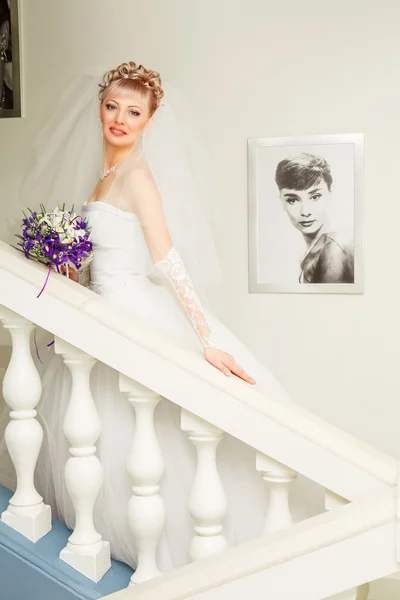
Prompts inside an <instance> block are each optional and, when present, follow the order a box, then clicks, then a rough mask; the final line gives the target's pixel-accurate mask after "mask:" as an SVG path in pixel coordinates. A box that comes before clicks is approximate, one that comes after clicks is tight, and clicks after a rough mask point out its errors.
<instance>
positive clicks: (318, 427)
mask: <svg viewBox="0 0 400 600" xmlns="http://www.w3.org/2000/svg"><path fill="white" fill-rule="evenodd" d="M42 281H43V268H42V267H41V266H40V265H38V264H36V263H32V262H30V261H27V260H26V259H25V258H24V257H22V256H21V255H20V253H18V252H17V251H15V250H13V249H12V248H10V247H8V246H6V245H5V244H3V243H1V242H0V320H2V321H3V324H5V326H6V327H11V326H12V327H13V330H12V331H13V353H12V358H11V361H10V365H9V367H8V369H7V371H6V376H5V380H4V398H5V400H6V402H7V403H8V404H9V406H10V408H11V409H12V412H11V413H10V416H11V421H10V424H9V425H8V427H7V435H6V440H7V445H8V448H9V450H10V454H11V457H12V459H13V463H14V466H15V467H16V472H17V483H18V486H17V491H16V494H15V495H14V496H13V498H12V499H11V501H10V507H9V508H8V509H7V511H6V513H10V514H13V520H11V521H9V522H8V524H10V525H11V526H12V527H14V528H15V529H17V530H18V531H20V533H22V534H24V535H27V536H28V537H30V539H33V540H34V538H36V539H37V537H38V536H39V537H40V535H44V534H45V533H46V532H47V531H48V518H49V513H48V508H46V507H45V506H44V504H43V502H42V499H41V498H40V497H39V498H38V495H37V492H36V491H35V490H34V487H33V469H34V464H35V462H36V458H37V455H38V452H39V449H40V443H41V435H42V433H41V430H40V432H39V429H38V423H37V421H36V419H35V416H36V411H35V406H36V404H37V402H38V400H39V396H40V379H39V380H38V376H37V372H36V370H35V367H34V361H33V359H32V357H31V356H30V354H29V337H30V333H31V331H32V329H33V326H34V325H33V324H35V325H38V326H40V327H42V328H44V329H46V330H47V331H49V332H51V333H53V334H54V335H55V337H56V343H55V350H56V352H58V353H59V354H61V355H62V356H63V359H64V361H65V363H66V364H67V366H68V367H69V369H70V371H71V375H72V381H73V387H72V395H71V400H70V406H69V409H68V412H67V415H66V420H65V423H64V430H65V433H66V436H67V438H68V440H69V443H70V453H71V457H70V458H69V460H68V462H67V464H66V483H67V489H68V491H69V494H70V496H71V499H72V502H73V506H74V509H75V516H76V527H75V530H74V532H73V533H72V535H71V537H70V539H69V542H68V545H67V547H66V548H65V549H64V550H63V551H62V553H61V558H63V559H64V560H66V562H68V563H69V564H70V565H71V566H73V567H74V568H76V569H77V570H79V571H81V572H82V573H84V574H85V575H87V576H88V577H90V578H91V579H93V580H94V581H98V580H99V579H100V578H101V577H102V575H103V574H104V572H106V570H107V569H108V568H109V564H110V563H109V545H108V542H107V541H104V540H102V539H101V536H100V534H98V533H97V532H96V530H95V528H94V526H93V508H94V504H95V501H96V498H97V495H98V493H99V490H100V487H101V478H102V475H101V466H100V463H99V461H98V459H97V457H96V456H95V451H96V440H97V439H98V437H99V435H100V430H101V423H100V422H99V420H98V417H97V411H96V406H95V402H94V401H93V398H92V396H91V392H90V384H89V376H90V371H91V369H92V367H93V365H94V363H95V361H101V362H103V363H105V364H107V365H110V366H111V367H113V368H114V369H116V370H117V371H118V372H119V373H120V389H121V391H123V392H125V393H126V395H127V400H128V401H129V403H130V404H131V405H132V408H133V410H134V411H135V413H136V431H135V437H134V440H133V443H132V447H131V451H130V455H129V460H128V471H129V474H130V476H131V478H132V484H133V487H132V490H133V495H132V498H131V501H130V503H129V507H127V510H128V515H129V522H130V526H131V530H132V535H133V536H134V538H135V541H136V545H137V547H138V568H137V570H136V572H135V574H134V575H133V578H132V584H133V583H135V584H139V585H135V587H134V590H132V591H127V592H126V594H128V595H126V598H128V597H132V598H133V597H135V598H136V597H143V599H147V598H148V599H149V600H150V598H153V597H154V598H156V597H157V598H163V600H168V598H171V600H172V598H173V599H174V600H177V599H178V598H187V597H194V598H197V597H198V598H199V599H200V598H202V599H203V598H204V599H207V600H208V599H209V600H212V599H213V598H217V597H218V599H221V600H222V599H223V598H225V597H228V594H232V591H233V589H234V588H235V589H236V591H239V589H241V586H242V585H244V584H245V585H249V586H250V587H252V586H253V585H255V584H254V582H256V583H257V581H258V580H259V581H262V585H263V593H264V595H263V596H261V595H259V596H258V595H257V594H256V592H254V594H252V595H253V597H254V598H258V597H260V598H261V597H265V593H266V591H267V590H274V600H279V599H282V600H283V599H285V600H286V599H289V598H291V599H292V598H293V597H298V598H304V599H307V600H312V598H315V599H318V600H321V598H323V597H326V596H328V595H332V594H334V593H337V592H341V591H343V590H346V589H349V588H351V587H357V586H361V585H362V584H365V583H366V582H368V581H371V580H373V579H375V578H376V577H382V576H384V575H387V574H390V573H392V572H394V571H397V570H398V565H397V562H396V558H397V557H396V489H397V481H398V465H397V462H396V461H395V460H394V459H392V458H390V457H387V456H385V455H383V454H381V453H380V452H378V451H377V450H375V449H373V448H371V447H369V446H368V445H366V444H364V443H362V442H360V441H358V440H356V439H354V438H353V437H352V436H350V435H348V434H346V433H344V432H342V431H340V430H338V429H337V428H335V427H333V426H331V425H329V424H327V423H325V422H324V421H322V420H321V419H318V418H317V417H315V416H314V415H312V414H310V413H307V412H306V411H304V410H303V409H301V408H298V407H293V408H288V407H287V406H283V405H281V404H279V403H277V402H275V401H274V400H273V399H270V398H266V397H265V396H264V395H263V394H261V393H260V392H258V391H257V390H256V389H254V388H251V387H250V386H248V385H246V384H244V383H243V382H241V381H239V380H234V379H228V378H226V377H224V376H223V375H221V374H220V373H219V372H217V371H216V370H215V369H214V368H213V367H211V366H210V365H208V364H207V363H206V362H205V361H204V359H203V358H202V356H201V355H200V354H199V355H195V354H191V353H189V352H187V351H186V350H185V351H184V350H182V349H180V348H178V347H176V346H174V345H173V344H171V343H169V342H168V340H166V339H164V338H162V337H161V336H157V335H155V334H153V333H150V332H149V331H147V330H146V328H144V327H143V326H142V325H141V324H140V323H139V322H134V321H132V319H131V317H130V316H129V315H127V314H125V315H124V314H122V313H121V311H120V310H119V311H118V313H117V311H115V310H114V311H113V310H112V307H110V306H108V307H107V304H106V302H105V301H104V299H99V297H98V296H96V295H95V294H93V293H92V292H90V291H89V290H87V289H85V288H82V287H81V286H78V285H76V284H75V283H73V282H71V281H69V280H66V279H65V278H63V277H61V276H57V275H55V276H54V277H51V278H50V280H49V283H48V286H47V288H46V292H45V293H44V294H42V295H41V297H40V299H37V298H36V296H37V293H38V291H39V289H40V288H41V285H42ZM60 314H62V319H60V316H59V315H60ZM10 331H11V330H10ZM100 340H101V342H100ZM22 363H23V364H24V368H23V369H19V374H18V373H17V372H16V369H15V365H16V364H18V365H21V364H22ZM21 373H23V376H21ZM155 374H156V376H155ZM188 389H190V390H191V393H190V394H188V393H187V390H188ZM160 396H162V397H164V398H167V399H168V400H170V401H172V402H174V403H175V404H177V405H178V406H180V407H181V409H182V419H181V425H182V429H183V430H184V431H186V432H187V434H188V436H189V439H190V440H191V441H192V442H193V444H194V445H195V448H196V452H197V472H196V477H195V481H194V484H193V488H192V493H191V498H190V505H189V509H190V512H191V514H192V517H193V521H194V537H193V540H192V545H191V551H190V554H191V558H192V560H193V561H199V559H202V560H201V562H200V563H199V562H195V563H194V564H193V565H190V566H187V567H184V568H183V569H179V570H176V571H174V572H173V573H169V574H167V575H163V576H162V577H158V578H157V579H154V577H155V576H156V575H158V574H159V571H158V568H157V564H156V560H155V556H156V548H157V544H158V541H159V539H160V536H161V534H162V530H163V524H164V506H163V502H162V499H161V497H160V495H159V493H158V491H159V482H160V480H161V477H162V475H163V468H164V467H163V457H162V455H161V452H160V450H159V447H158V442H157V439H156V436H155V432H154V427H153V413H154V410H155V407H156V405H157V403H158V399H159V397H160ZM78 397H79V403H78V402H76V400H75V398H78ZM82 411H84V412H85V415H86V419H85V422H86V423H89V424H90V426H86V427H83V428H82V425H81V423H82V419H81V416H82ZM14 423H17V425H16V426H15V425H14ZM25 431H28V432H31V433H30V434H29V435H28V436H27V437H26V436H25V434H24V433H23V432H25ZM13 432H15V433H14V436H13V435H12V433H13ZM223 432H227V433H229V434H230V435H232V436H234V437H236V438H238V439H240V440H242V441H243V442H245V443H247V444H248V445H249V446H251V447H252V448H254V449H255V450H256V453H257V459H256V461H255V465H254V468H255V469H257V471H259V472H260V477H262V479H263V480H264V481H265V482H267V485H268V487H269V509H268V515H267V520H266V524H265V531H264V533H265V534H267V537H261V538H259V539H257V540H256V541H254V542H251V544H250V545H248V544H245V545H241V546H238V547H236V548H234V549H231V550H227V551H226V552H225V550H226V548H227V543H226V540H225V537H224V533H223V520H224V515H225V511H226V498H225V493H224V490H223V488H222V484H221V482H220V480H219V476H218V471H217V459H216V448H217V446H218V443H219V441H220V439H221V436H222V435H223ZM139 447H140V448H141V449H143V448H147V452H146V454H147V456H151V457H152V460H150V461H146V462H145V463H144V462H143V452H138V448H139ZM127 458H128V457H127ZM297 473H299V474H301V475H304V476H305V477H307V478H309V479H311V480H313V481H315V482H316V483H318V484H319V485H321V486H323V487H324V488H325V489H326V490H327V496H326V498H327V500H326V508H327V509H328V510H329V512H327V513H324V514H322V515H320V516H318V517H314V518H312V519H308V520H306V521H304V522H302V523H300V524H296V525H291V523H292V515H291V512H290V509H289V489H290V487H291V483H292V482H293V481H294V479H295V478H296V476H297ZM35 494H36V495H35ZM21 498H22V500H21ZM348 502H350V504H346V503H348ZM44 515H46V516H44ZM27 517H28V521H29V527H28V529H27V526H26V524H25V523H26V518H27ZM6 519H7V516H6ZM6 519H4V520H5V521H6ZM24 519H25V520H24ZM46 519H47V521H46ZM6 522H7V521H6ZM37 522H40V527H41V529H40V527H39V529H38V527H37V526H36V523H37ZM45 523H47V525H45ZM35 527H36V529H35ZM29 528H30V529H29ZM46 528H47V531H46ZM33 529H35V531H36V532H38V531H39V533H36V534H35V535H33V534H32V535H30V533H29V532H30V531H32V530H33ZM261 534H262V532H260V535H261ZM374 544H377V545H375V546H374ZM223 551H224V552H223ZM345 557H346V560H344V558H345ZM332 558H334V559H335V561H336V563H335V565H336V566H335V578H333V577H331V576H328V575H327V574H326V571H327V570H328V567H329V565H328V563H329V560H331V559H332ZM312 561H314V564H315V565H317V564H318V565H319V566H318V567H316V568H318V570H319V572H320V573H321V574H322V573H324V574H325V575H326V578H325V579H324V580H323V579H322V578H321V577H322V576H321V577H320V576H319V575H318V577H314V579H315V583H312V581H313V576H312V573H311V572H312V569H311V567H310V564H311V562H312ZM374 561H375V563H374ZM374 564H375V567H374ZM216 565H218V568H217V567H216ZM298 565H302V566H301V569H300V570H297V569H298ZM339 565H340V569H339V570H338V568H337V567H338V566H339ZM200 568H201V569H206V570H207V575H206V576H205V577H204V579H205V580H207V584H204V585H206V587H204V586H203V584H200V583H199V575H198V573H199V571H198V570H199V569H200ZM310 569H311V570H310ZM331 570H332V569H331ZM302 573H303V585H305V588H304V589H305V590H307V592H306V593H307V594H308V595H300V596H299V594H298V593H297V595H290V594H292V593H293V589H294V588H293V585H297V584H296V582H299V580H298V577H300V576H301V574H302ZM325 575H324V577H325ZM221 577H222V579H221ZM307 577H310V581H308V582H307ZM153 579H154V581H153ZM147 580H151V581H147ZM146 581H147V583H144V582H146ZM305 582H306V583H305ZM324 582H325V583H324ZM196 585H197V588H196V589H194V587H193V586H196ZM232 586H233V587H232ZM270 586H272V587H270ZM276 586H278V587H276ZM256 587H257V586H256ZM203 588H204V589H203ZM278 588H279V590H280V591H279V595H278V594H277V593H276V592H275V590H276V589H278ZM249 589H250V588H249ZM257 589H258V588H257ZM165 590H166V591H165ZM225 590H226V595H225ZM360 590H361V591H360ZM364 590H365V588H364ZM359 592H360V593H361V592H362V588H359ZM235 593H236V592H235ZM360 593H358V597H359V598H361V597H362V596H361V595H360ZM129 594H134V595H131V596H129ZM152 594H153V595H152ZM164 594H167V595H164ZM168 594H169V595H168ZM185 594H186V595H185ZM313 594H314V595H313ZM244 595H245V594H244V593H243V596H244ZM364 595H365V594H364ZM243 596H240V595H238V596H232V595H230V596H229V597H230V598H232V597H243ZM123 597H125V596H123V595H121V599H122V598H123ZM354 598H356V596H354Z"/></svg>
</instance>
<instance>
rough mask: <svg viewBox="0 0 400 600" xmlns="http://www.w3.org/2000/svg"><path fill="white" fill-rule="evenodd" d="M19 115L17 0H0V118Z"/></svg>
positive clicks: (19, 80)
mask: <svg viewBox="0 0 400 600" xmlns="http://www.w3.org/2000/svg"><path fill="white" fill-rule="evenodd" d="M20 116H21V77H20V49H19V16H18V0H0V118H5V117H20Z"/></svg>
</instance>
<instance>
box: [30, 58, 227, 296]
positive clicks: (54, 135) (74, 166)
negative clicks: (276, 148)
mask: <svg viewBox="0 0 400 600" xmlns="http://www.w3.org/2000/svg"><path fill="white" fill-rule="evenodd" d="M101 74H102V71H101V70H97V69H96V70H93V72H91V73H84V74H81V75H79V76H78V77H77V78H76V80H74V81H73V82H72V84H71V85H70V86H69V87H68V89H67V90H66V92H65V93H64V94H63V96H62V98H61V100H60V103H59V106H58V107H57V109H56V110H55V112H54V114H53V115H52V117H51V118H50V120H49V121H48V123H47V124H46V125H45V127H44V128H43V129H42V131H41V134H40V136H39V138H38V140H37V144H36V147H35V154H34V159H33V164H32V166H31V168H30V170H29V172H28V175H27V177H26V178H25V179H24V181H23V185H22V193H21V200H22V208H24V207H25V206H35V207H37V206H38V205H39V204H40V203H42V204H44V205H45V206H46V207H47V208H49V209H52V208H55V207H56V206H57V205H59V206H62V205H63V204H64V203H65V206H66V207H70V206H72V205H74V207H75V210H77V211H80V210H81V208H82V205H83V204H84V203H85V201H87V200H88V199H89V197H90V195H91V194H92V192H93V190H94V188H95V185H96V183H97V181H98V174H99V172H100V169H101V168H102V166H103V144H102V135H101V128H100V123H99V100H98V96H97V94H98V82H99V81H100V78H101ZM163 89H164V93H165V95H164V98H163V100H162V104H161V106H159V107H158V109H157V110H156V111H155V113H154V114H153V116H152V117H151V119H150V120H149V121H148V123H147V124H146V127H145V129H144V131H143V132H142V134H141V135H140V136H139V138H138V139H137V141H136V142H135V144H134V145H133V147H132V148H131V150H130V152H129V154H128V156H127V157H126V158H125V160H124V162H123V163H122V165H121V167H120V168H119V170H118V171H117V173H116V177H115V179H114V181H113V183H112V185H111V188H110V189H109V191H108V193H107V195H106V197H105V198H103V200H102V201H104V202H105V203H106V204H110V205H113V206H115V207H117V208H119V209H121V210H124V211H127V212H131V213H134V214H136V215H137V217H138V218H139V219H140V218H141V215H140V214H138V211H137V207H138V205H139V201H138V198H139V197H140V203H143V202H145V201H146V198H145V196H146V193H148V189H146V188H144V187H143V186H142V185H141V181H140V180H139V178H138V177H137V176H136V175H137V173H138V172H143V170H146V171H147V172H148V175H149V177H150V178H151V179H152V181H154V183H155V186H156V188H157V192H158V194H159V197H160V201H161V203H162V207H163V211H164V214H165V218H166V222H167V225H168V229H169V231H170V234H171V238H172V240H173V243H174V246H175V248H176V249H177V250H178V252H179V254H180V256H181V257H182V260H183V261H184V263H185V265H186V268H187V269H188V271H189V273H190V275H191V277H192V279H193V281H194V283H195V285H196V287H197V290H198V292H201V293H202V296H203V301H205V302H207V289H210V287H211V286H217V287H216V288H214V289H219V290H221V289H222V283H223V276H222V270H221V267H220V263H219V258H218V254H217V250H216V247H215V243H214V240H213V234H212V230H211V227H210V224H209V220H208V218H207V216H206V213H205V209H204V201H203V200H204V199H202V198H200V193H202V194H203V195H204V194H207V197H208V202H210V201H213V200H210V198H212V199H214V198H215V189H214V186H213V178H212V176H211V172H210V169H209V165H208V164H207V157H206V154H207V153H206V149H205V146H204V145H202V143H201V139H200V136H199V135H198V133H197V128H196V125H195V121H194V118H192V116H191V114H190V110H189V108H188V106H187V103H185V100H184V98H183V95H182V94H181V93H180V92H179V91H178V90H177V89H175V88H174V87H173V86H172V85H170V84H168V83H163ZM177 112H178V113H179V117H178V115H177ZM193 139H196V144H195V146H193V142H192V140H193ZM152 192H153V191H152V190H151V193H152ZM142 225H144V226H149V225H151V223H143V222H142Z"/></svg>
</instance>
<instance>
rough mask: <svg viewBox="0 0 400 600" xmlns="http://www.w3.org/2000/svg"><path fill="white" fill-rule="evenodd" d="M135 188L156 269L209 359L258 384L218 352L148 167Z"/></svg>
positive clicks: (139, 172) (138, 176)
mask: <svg viewBox="0 0 400 600" xmlns="http://www.w3.org/2000/svg"><path fill="white" fill-rule="evenodd" d="M134 187H135V189H136V190H137V191H140V193H136V194H135V201H134V202H135V207H134V210H135V213H136V215H137V217H138V219H139V222H140V224H141V227H142V231H143V235H144V238H145V241H146V244H147V247H148V249H149V253H150V256H151V259H152V261H153V263H154V268H155V269H156V271H157V272H158V273H160V274H161V275H162V277H163V278H164V280H165V281H166V282H167V284H168V286H169V287H170V289H172V291H173V293H174V295H175V297H176V298H177V299H178V300H179V302H180V304H181V305H182V306H183V308H184V310H185V311H186V314H187V315H188V317H189V319H190V321H191V323H192V325H193V327H194V329H195V331H196V333H197V335H198V337H199V339H200V341H201V343H202V345H203V347H204V355H205V358H206V359H207V360H208V362H210V363H211V364H212V365H213V366H214V367H216V368H218V369H219V370H220V371H222V372H223V373H225V375H230V374H231V373H235V374H236V375H238V376H239V377H241V378H242V379H244V380H245V381H248V382H249V383H255V382H254V380H253V379H252V378H251V377H250V376H249V375H247V373H246V372H245V371H244V370H243V369H242V368H241V367H240V366H239V365H238V364H237V363H236V362H235V360H234V358H233V357H232V356H231V355H230V354H227V353H226V352H224V351H223V350H220V349H219V348H218V344H217V342H216V340H214V338H213V334H212V331H211V328H210V325H209V323H208V322H207V318H206V315H205V312H204V310H203V308H202V306H201V303H200V300H199V298H198V296H197V294H196V290H195V288H194V286H193V283H192V281H191V279H190V276H189V273H188V272H187V269H186V267H185V265H184V263H183V260H182V258H181V257H180V255H179V253H178V251H177V249H176V248H175V247H174V245H173V243H172V240H171V236H170V234H169V231H168V227H167V223H166V220H165V216H164V211H163V207H162V200H161V198H160V195H159V193H158V190H157V187H156V185H155V183H154V180H153V177H152V175H151V173H150V172H149V170H148V169H147V168H146V167H143V168H141V169H140V170H139V169H138V170H137V171H136V173H135V186H134ZM188 235H190V234H189V233H188Z"/></svg>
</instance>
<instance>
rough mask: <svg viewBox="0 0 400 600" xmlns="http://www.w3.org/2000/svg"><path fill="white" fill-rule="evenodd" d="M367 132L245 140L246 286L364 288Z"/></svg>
mask: <svg viewBox="0 0 400 600" xmlns="http://www.w3.org/2000/svg"><path fill="white" fill-rule="evenodd" d="M363 147H364V136H363V134H343V135H318V136H302V137H282V138H254V139H249V140H248V192H249V198H248V200H249V291H250V292H261V293H262V292H283V293H284V292H289V293H324V294H326V293H346V294H348V293H350V294H352V293H363V291H364V290H363V283H364V282H363V280H364V277H363V253H364V248H363V204H364V202H363V190H364V164H363V161H364V159H363Z"/></svg>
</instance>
